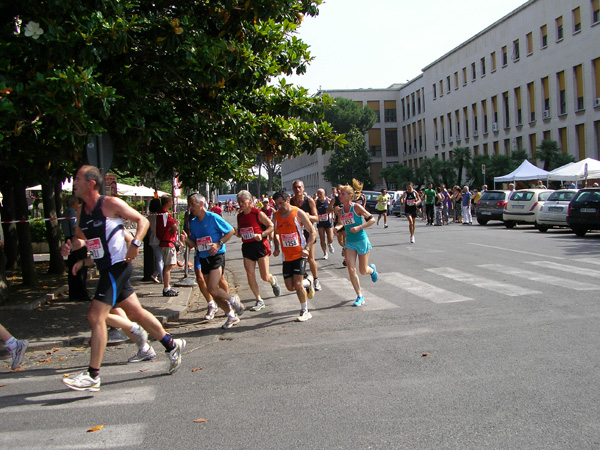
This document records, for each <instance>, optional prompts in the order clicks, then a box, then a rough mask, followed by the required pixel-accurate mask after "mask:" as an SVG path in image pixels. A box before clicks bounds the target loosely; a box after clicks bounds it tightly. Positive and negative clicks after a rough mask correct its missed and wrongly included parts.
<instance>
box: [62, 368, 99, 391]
mask: <svg viewBox="0 0 600 450" xmlns="http://www.w3.org/2000/svg"><path fill="white" fill-rule="evenodd" d="M62 382H63V383H64V384H65V385H66V386H67V387H69V388H71V389H73V390H74V391H90V392H98V391H99V390H100V377H98V378H92V377H90V374H89V373H88V371H87V370H86V371H85V372H81V373H80V374H79V375H75V376H73V377H66V378H63V379H62Z"/></svg>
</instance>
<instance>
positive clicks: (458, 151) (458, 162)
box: [452, 147, 471, 185]
mask: <svg viewBox="0 0 600 450" xmlns="http://www.w3.org/2000/svg"><path fill="white" fill-rule="evenodd" d="M470 161H471V150H470V149H469V148H468V147H457V148H455V149H454V150H453V151H452V162H453V163H454V167H456V169H457V177H456V184H458V185H460V184H461V183H462V178H463V169H464V168H465V167H466V166H468V165H469V162H470Z"/></svg>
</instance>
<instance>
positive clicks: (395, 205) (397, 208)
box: [392, 191, 404, 217]
mask: <svg viewBox="0 0 600 450" xmlns="http://www.w3.org/2000/svg"><path fill="white" fill-rule="evenodd" d="M402 194H404V191H394V196H393V197H392V215H393V216H396V217H400V216H401V215H402V214H403V213H404V210H403V209H402V203H401V202H400V199H401V198H402Z"/></svg>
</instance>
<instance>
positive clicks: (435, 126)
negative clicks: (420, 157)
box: [433, 117, 440, 145]
mask: <svg viewBox="0 0 600 450" xmlns="http://www.w3.org/2000/svg"><path fill="white" fill-rule="evenodd" d="M437 124H438V122H437V118H435V117H434V118H433V135H434V136H435V145H439V143H440V141H439V135H438V126H437Z"/></svg>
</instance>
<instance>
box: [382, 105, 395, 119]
mask: <svg viewBox="0 0 600 450" xmlns="http://www.w3.org/2000/svg"><path fill="white" fill-rule="evenodd" d="M383 112H384V120H385V121H386V122H396V120H397V119H396V101H395V100H391V101H390V100H386V101H384V102H383Z"/></svg>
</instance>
